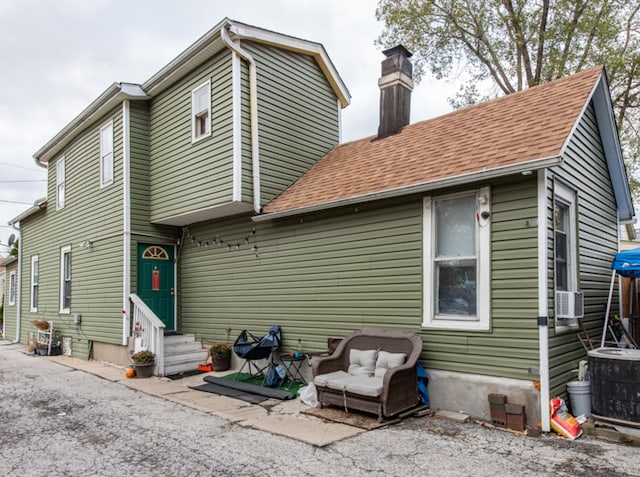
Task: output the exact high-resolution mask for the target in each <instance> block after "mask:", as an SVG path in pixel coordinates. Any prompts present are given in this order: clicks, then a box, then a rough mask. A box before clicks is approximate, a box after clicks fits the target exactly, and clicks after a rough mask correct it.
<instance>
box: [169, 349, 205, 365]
mask: <svg viewBox="0 0 640 477" xmlns="http://www.w3.org/2000/svg"><path fill="white" fill-rule="evenodd" d="M206 359H207V351H206V350H201V351H191V352H189V353H182V354H174V355H170V356H167V355H166V354H165V356H164V363H165V366H166V365H167V364H173V363H179V362H181V361H194V362H195V361H198V362H200V363H204V361H205V360H206Z"/></svg>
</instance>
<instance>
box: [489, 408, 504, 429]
mask: <svg viewBox="0 0 640 477" xmlns="http://www.w3.org/2000/svg"><path fill="white" fill-rule="evenodd" d="M504 406H505V405H504V404H494V403H491V404H489V409H490V410H491V423H492V424H493V425H494V426H496V427H507V413H506V412H505V407H504Z"/></svg>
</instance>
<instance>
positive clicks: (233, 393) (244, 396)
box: [189, 383, 269, 404]
mask: <svg viewBox="0 0 640 477" xmlns="http://www.w3.org/2000/svg"><path fill="white" fill-rule="evenodd" d="M189 388H191V389H195V390H196V391H204V392H207V393H213V394H219V395H220V396H228V397H232V398H235V399H241V400H243V401H245V402H248V403H251V404H260V403H261V402H263V401H266V400H267V399H269V398H268V397H267V396H260V395H258V394H251V393H249V392H246V391H241V390H239V389H233V388H228V387H226V386H220V385H219V384H214V383H205V384H201V385H200V386H189Z"/></svg>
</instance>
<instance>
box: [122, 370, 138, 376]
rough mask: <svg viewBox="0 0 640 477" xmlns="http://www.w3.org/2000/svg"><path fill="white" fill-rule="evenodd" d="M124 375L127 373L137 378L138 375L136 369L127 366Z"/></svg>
mask: <svg viewBox="0 0 640 477" xmlns="http://www.w3.org/2000/svg"><path fill="white" fill-rule="evenodd" d="M124 375H125V376H126V377H127V378H135V377H136V370H135V369H133V368H127V369H125V371H124Z"/></svg>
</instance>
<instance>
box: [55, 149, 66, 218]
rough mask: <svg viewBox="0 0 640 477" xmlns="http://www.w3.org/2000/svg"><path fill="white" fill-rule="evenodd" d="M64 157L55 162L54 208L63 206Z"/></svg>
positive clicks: (58, 208) (57, 208)
mask: <svg viewBox="0 0 640 477" xmlns="http://www.w3.org/2000/svg"><path fill="white" fill-rule="evenodd" d="M64 186H65V179H64V157H61V158H60V159H58V162H56V210H60V209H62V208H64Z"/></svg>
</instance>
